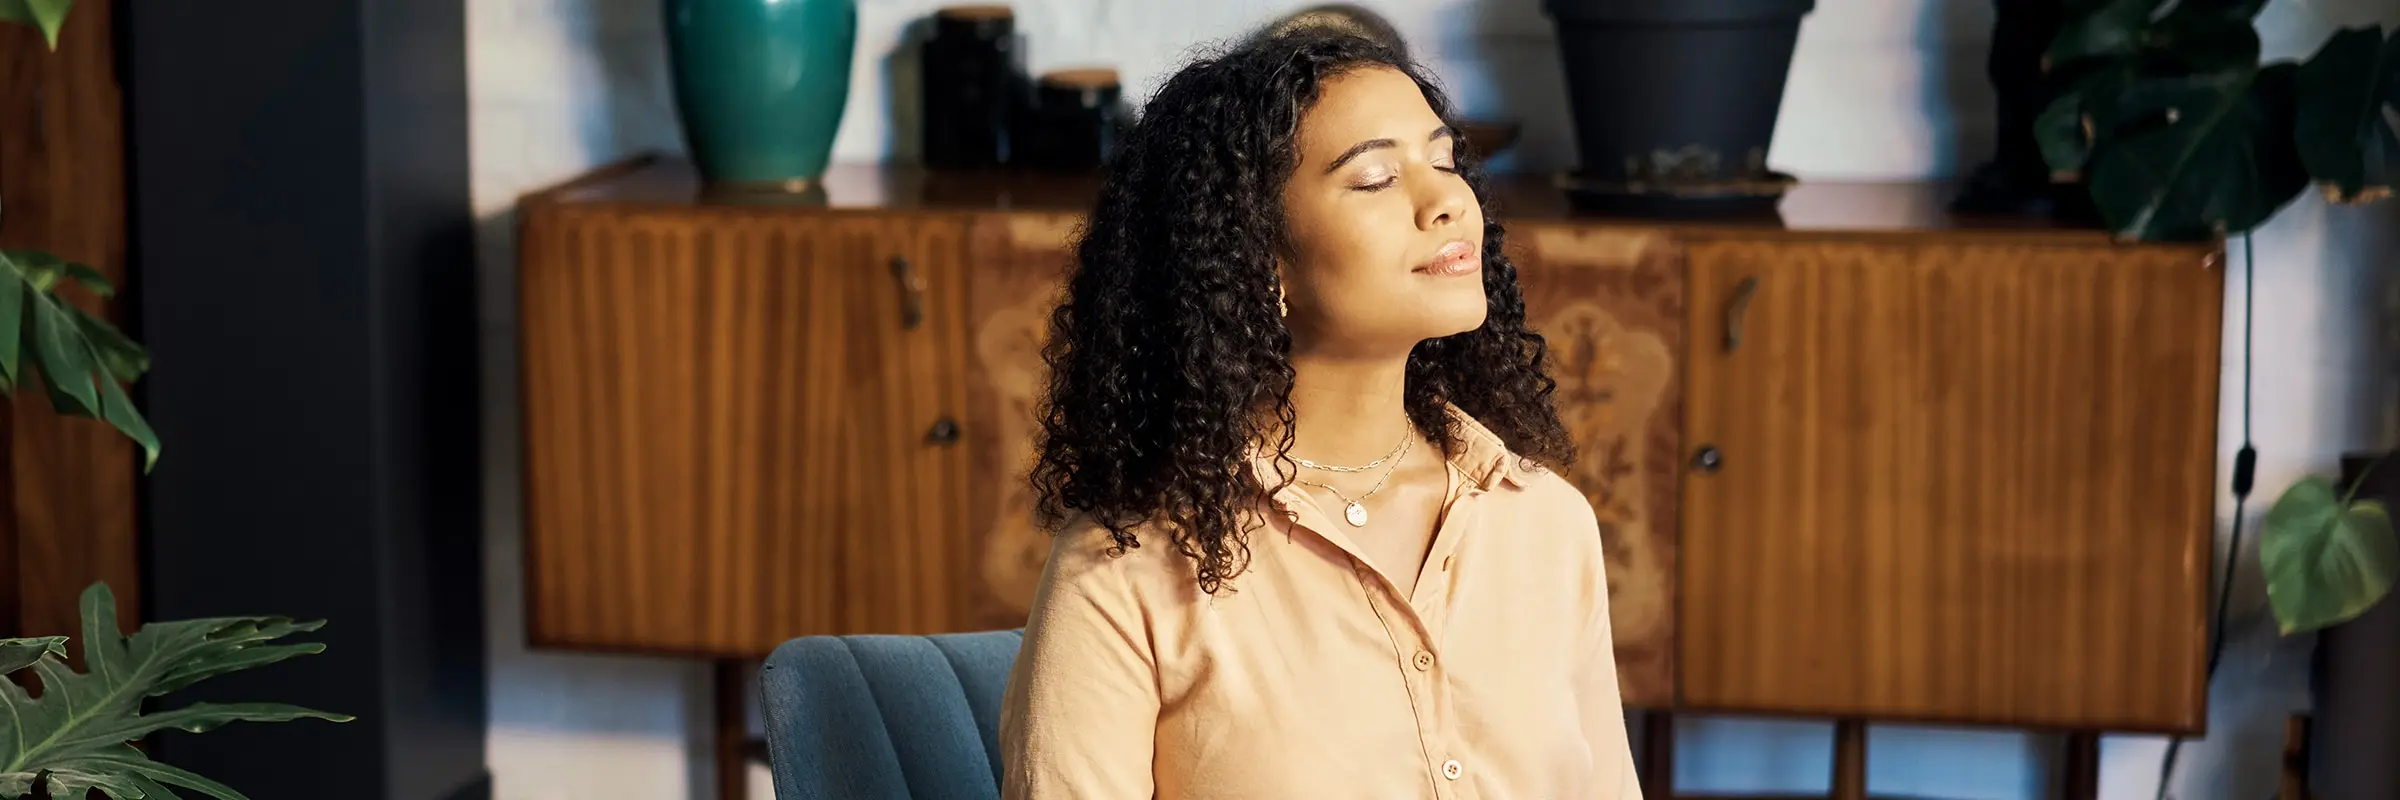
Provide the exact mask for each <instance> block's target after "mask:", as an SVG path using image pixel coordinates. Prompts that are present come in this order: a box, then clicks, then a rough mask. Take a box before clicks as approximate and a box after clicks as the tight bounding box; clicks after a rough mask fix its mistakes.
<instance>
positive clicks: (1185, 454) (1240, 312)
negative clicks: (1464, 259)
mask: <svg viewBox="0 0 2400 800" xmlns="http://www.w3.org/2000/svg"><path fill="white" fill-rule="evenodd" d="M1377 67H1388V68H1391V69H1396V70H1400V71H1401V72H1403V73H1406V74H1407V75H1408V76H1409V77H1410V78H1412V79H1414V80H1415V81H1416V83H1417V86H1418V88H1420V89H1422V90H1423V91H1424V93H1425V100H1426V102H1428V103H1429V104H1431V105H1432V107H1433V110H1434V113H1436V114H1438V115H1440V116H1441V117H1442V119H1443V120H1444V121H1447V122H1451V123H1452V127H1453V128H1454V129H1455V128H1456V127H1457V125H1456V123H1455V119H1454V117H1453V116H1452V112H1451V107H1450V104H1449V101H1448V99H1447V98H1446V97H1445V96H1444V95H1443V93H1442V91H1441V90H1440V89H1439V88H1438V87H1436V86H1435V85H1434V84H1433V82H1432V81H1430V80H1429V79H1427V77H1426V76H1425V73H1424V72H1423V70H1421V69H1420V68H1418V67H1417V66H1415V65H1414V64H1411V63H1409V62H1407V61H1406V60H1404V59H1402V58H1400V57H1399V56H1398V55H1396V54H1394V53H1393V52H1391V51H1390V50H1388V49H1386V48H1384V47H1382V46H1380V45H1377V44H1375V43H1373V42H1371V41H1368V40H1366V39H1362V38H1357V37H1353V36H1345V35H1339V34H1331V33H1296V34H1287V35H1284V36H1280V37H1276V38H1272V39H1268V40H1265V41H1261V42H1254V43H1250V44H1245V45H1242V46H1239V47H1236V48H1234V49H1231V50H1229V51H1225V52H1221V53H1219V54H1216V55H1213V56H1209V57H1204V58H1201V59H1199V60H1197V61H1195V62H1193V63H1191V64H1190V65H1188V66H1186V67H1185V68H1184V69H1183V70H1182V71H1180V72H1177V73H1176V74H1175V75H1174V77H1172V78H1170V79H1168V81H1167V82H1166V85H1164V86H1162V87H1160V88H1159V90H1158V92H1157V94H1155V95H1154V96H1152V97H1151V99H1150V101H1149V103H1148V104H1147V105H1146V106H1145V107H1144V108H1143V113H1142V117H1141V120H1140V122H1139V123H1137V124H1136V125H1135V127H1134V128H1133V130H1132V131H1130V132H1129V133H1128V134H1127V136H1126V139H1125V140H1124V143H1123V146H1122V148H1121V149H1120V150H1119V151H1118V152H1117V154H1116V156H1115V158H1114V160H1113V162H1112V163H1111V164H1110V166H1109V167H1108V171H1107V174H1106V176H1105V177H1104V179H1103V181H1102V184H1101V189H1100V194H1099V200H1098V203H1097V205H1096V207H1095V208H1094V209H1093V211H1092V214H1091V216H1090V217H1089V219H1088V221H1087V222H1086V223H1085V227H1084V229H1083V231H1082V236H1081V240H1080V242H1079V244H1078V246H1077V252H1076V256H1077V260H1078V262H1079V263H1078V264H1077V265H1076V267H1075V269H1074V270H1073V274H1072V276H1071V277H1070V279H1069V280H1068V284H1067V296H1066V298H1065V300H1064V302H1062V303H1061V304H1060V305H1059V306H1058V308H1057V310H1056V311H1055V312H1054V314H1053V316H1052V318H1051V323H1050V324H1051V328H1050V339H1049V343H1048V345H1047V346H1046V347H1045V351H1044V353H1043V358H1044V360H1045V361H1046V362H1047V363H1048V365H1049V368H1050V385H1049V390H1048V394H1047V397H1045V398H1044V401H1043V404H1042V409H1041V412H1040V417H1041V425H1042V430H1041V435H1040V441H1039V443H1038V445H1037V450H1038V453H1039V457H1038V460H1037V462H1036V464H1035V466H1034V468H1033V475H1032V477H1033V484H1034V490H1035V492H1036V495H1037V496H1038V498H1039V501H1040V506H1039V509H1040V517H1041V520H1042V522H1043V523H1044V524H1045V525H1047V526H1050V527H1057V526H1060V525H1062V524H1064V523H1065V521H1066V520H1067V519H1068V518H1069V517H1070V516H1071V515H1072V514H1074V513H1075V512H1082V513H1083V514H1085V515H1088V516H1089V517H1091V518H1092V519H1093V520H1094V521H1095V522H1097V523H1099V524H1101V525H1103V526H1106V527H1107V528H1108V530H1109V531H1110V533H1111V534H1112V538H1113V539H1114V541H1115V546H1114V547H1113V548H1112V551H1114V552H1117V553H1122V552H1123V551H1124V549H1125V548H1134V547H1140V546H1141V542H1140V541H1139V540H1138V539H1137V538H1136V536H1135V531H1136V529H1137V528H1139V527H1141V526H1143V525H1146V524H1154V523H1155V524H1158V525H1159V526H1160V529H1164V530H1167V531H1170V532H1171V535H1172V536H1173V539H1174V543H1175V547H1176V548H1177V549H1178V550H1179V551H1180V552H1182V553H1183V554H1184V555H1185V556H1187V557H1189V558H1190V559H1191V560H1192V561H1193V562H1195V565H1196V566H1195V570H1194V571H1195V572H1196V574H1195V575H1194V578H1195V579H1197V580H1198V582H1199V586H1200V589H1201V591H1204V592H1208V593H1211V594H1214V593H1215V592H1216V591H1217V590H1218V588H1220V587H1221V586H1222V585H1223V584H1224V582H1225V581H1226V580H1228V579H1230V578H1232V577H1234V576H1236V575H1239V574H1240V573H1241V572H1242V571H1243V570H1244V569H1245V568H1246V567H1247V565H1248V561H1249V546H1248V538H1247V532H1248V531H1249V530H1252V529H1254V528H1256V527H1257V525H1258V524H1259V523H1260V522H1263V520H1261V519H1259V516H1260V515H1259V513H1258V511H1259V509H1260V508H1261V504H1260V503H1259V502H1258V500H1259V499H1260V498H1261V496H1262V495H1261V494H1260V493H1261V492H1262V491H1264V492H1267V493H1270V494H1271V493H1273V492H1275V491H1279V490H1281V489H1282V488H1284V487H1285V486H1288V485H1290V483H1291V480H1292V478H1293V477H1294V476H1295V475H1296V474H1297V473H1296V467H1295V465H1294V464H1293V462H1292V460H1291V456H1290V451H1291V447H1292V430H1293V420H1294V417H1293V410H1292V401H1291V390H1292V380H1293V373H1292V365H1291V360H1290V358H1289V356H1290V354H1291V349H1292V338H1291V332H1290V331H1289V330H1288V329H1286V328H1285V327H1284V323H1283V320H1282V317H1281V314H1280V313H1279V312H1278V311H1277V283H1276V272H1275V268H1276V260H1275V254H1276V252H1277V245H1278V243H1279V242H1281V240H1282V237H1283V236H1284V215H1283V202H1282V198H1283V188H1284V185H1285V181H1287V180H1288V179H1289V178H1290V177H1291V175H1292V173H1293V171H1294V169H1295V168H1296V167H1297V165H1298V162H1299V159H1300V155H1299V153H1298V149H1297V146H1296V137H1297V134H1298V128H1299V125H1300V120H1301V117H1302V115H1303V114H1304V113H1305V112H1306V111H1307V110H1308V109H1309V108H1310V107H1311V106H1313V105H1314V104H1315V103H1316V100H1317V97H1318V93H1319V92H1320V91H1321V89H1322V87H1323V86H1324V83H1325V81H1326V80H1328V79H1330V78H1333V77H1335V76H1338V75H1341V74H1344V73H1346V72H1350V71H1353V70H1359V69H1371V68H1377ZM1456 159H1457V162H1458V167H1459V171H1460V172H1461V174H1463V175H1464V176H1465V177H1466V179H1467V181H1468V185H1469V186H1471V187H1473V188H1474V190H1475V194H1476V196H1477V197H1478V198H1482V199H1481V200H1480V201H1479V202H1481V203H1483V204H1484V206H1485V215H1484V231H1483V265H1484V273H1483V275H1484V277H1483V286H1484V295H1485V297H1486V298H1487V311H1486V317H1485V320H1484V324H1483V327H1481V328H1478V329H1476V330H1473V331H1469V332H1466V333H1461V334H1457V335H1454V336H1448V337H1443V338H1439V339H1432V340H1428V341H1425V342H1423V343H1420V344H1418V345H1417V346H1416V348H1415V349H1414V350H1413V351H1411V352H1410V353H1409V357H1408V368H1407V386H1406V390H1405V406H1406V408H1407V413H1408V418H1409V421H1410V423H1411V424H1412V425H1413V426H1414V427H1415V428H1416V429H1417V430H1418V431H1421V432H1423V433H1424V434H1425V435H1426V436H1427V437H1428V438H1430V439H1432V440H1433V441H1435V442H1436V443H1438V444H1440V445H1441V446H1442V450H1443V451H1444V452H1445V453H1452V452H1455V451H1456V448H1457V447H1459V446H1460V443H1459V440H1458V435H1459V432H1458V431H1457V430H1456V428H1455V425H1454V421H1453V420H1452V419H1451V418H1450V416H1449V414H1448V413H1447V410H1446V409H1445V408H1444V403H1445V402H1448V403H1451V404H1455V405H1456V406H1458V408H1459V409H1460V410H1462V411H1465V412H1467V413H1468V414H1469V415H1472V416H1473V417H1474V418H1475V419H1476V420H1477V421H1478V422H1481V423H1482V424H1483V425H1484V426H1486V427H1488V428H1490V429H1491V430H1492V432H1494V433H1496V434H1498V435H1499V437H1500V438H1501V439H1502V440H1503V441H1504V442H1505V443H1506V444H1507V445H1508V447H1509V449H1510V450H1511V451H1512V452H1514V453H1516V454H1517V455H1518V456H1520V457H1523V458H1525V459H1527V460H1529V461H1532V462H1534V463H1538V464H1542V465H1545V466H1548V467H1551V468H1553V469H1556V468H1563V467H1564V466H1566V465H1567V463H1568V462H1570V461H1571V460H1572V459H1573V458H1574V445H1573V443H1572V442H1571V441H1569V439H1568V437H1567V433H1566V429H1565V426H1564V425H1562V424H1561V423H1560V422H1559V419H1558V413H1557V411H1556V410H1555V409H1554V408H1552V406H1551V399H1550V395H1551V392H1552V391H1553V390H1554V389H1555V388H1556V386H1557V384H1556V382H1555V381H1552V380H1551V379H1550V377H1549V376H1548V375H1547V374H1546V373H1545V371H1544V370H1543V358H1544V351H1545V347H1544V345H1543V342H1542V337H1541V336H1539V335H1537V334H1535V333H1533V332H1532V331H1529V330H1526V328H1525V301H1524V298H1523V296H1522V295H1520V294H1519V293H1518V290H1517V270H1516V267H1515V266H1513V265H1511V264H1510V263H1509V261H1508V257H1507V256H1506V255H1505V254H1504V253H1503V252H1502V243H1503V238H1502V233H1501V228H1500V225H1499V223H1497V222H1494V221H1493V216H1492V214H1491V213H1490V201H1489V199H1488V197H1487V195H1486V193H1485V191H1484V184H1483V181H1482V177H1481V173H1480V168H1479V163H1478V162H1479V161H1480V159H1479V158H1477V157H1476V154H1474V153H1471V152H1468V151H1467V148H1466V147H1465V143H1464V141H1463V140H1462V141H1461V142H1459V146H1458V150H1457V156H1456ZM1262 443H1263V444H1264V445H1265V446H1267V447H1271V448H1273V450H1274V458H1275V463H1276V464H1277V467H1278V471H1279V472H1280V473H1281V479H1280V480H1281V482H1280V483H1278V484H1277V485H1275V486H1271V487H1262V486H1260V485H1259V481H1258V479H1257V476H1256V471H1255V470H1254V468H1253V467H1252V465H1251V462H1250V460H1249V459H1250V456H1251V453H1252V452H1253V451H1252V448H1253V447H1254V446H1258V445H1260V444H1262Z"/></svg>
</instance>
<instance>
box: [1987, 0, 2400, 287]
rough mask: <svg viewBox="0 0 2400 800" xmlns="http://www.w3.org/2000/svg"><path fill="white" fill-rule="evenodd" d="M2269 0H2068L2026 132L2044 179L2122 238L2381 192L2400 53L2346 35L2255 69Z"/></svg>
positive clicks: (2390, 153) (2191, 230)
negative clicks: (2304, 55) (2087, 196)
mask: <svg viewBox="0 0 2400 800" xmlns="http://www.w3.org/2000/svg"><path fill="white" fill-rule="evenodd" d="M2263 5H2265V3H2264V2H2263V0H2173V1H2172V2H2169V0H2068V2H2067V6H2066V9H2065V10H2066V12H2067V14H2068V17H2067V22H2066V23H2065V24H2063V25H2062V26H2061V27H2060V30H2059V34H2058V36H2057V37H2056V38H2054V39H2052V40H2051V43H2050V48H2049V50H2048V51H2047V52H2046V53H2045V55H2044V64H2045V68H2046V69H2048V70H2049V71H2050V74H2051V79H2052V80H2054V81H2056V82H2057V83H2056V85H2059V86H2062V87H2064V88H2063V89H2062V90H2061V91H2060V92H2059V94H2058V95H2057V96H2056V97H2055V98H2053V100H2052V102H2051V104H2050V105H2049V106H2048V107H2047V108H2045V109H2044V111H2043V113H2042V114H2040V115H2038V116H2037V117H2036V119H2035V121H2034V138H2035V141H2037V142H2038V143H2039V144H2040V145H2041V151H2042V158H2043V160H2044V161H2046V162H2048V163H2049V166H2050V170H2051V173H2052V175H2053V177H2055V178H2056V179H2058V180H2061V181H2070V182H2071V181H2083V182H2085V183H2087V184H2088V188H2089V189H2090V191H2091V194H2092V200H2093V204H2094V205H2095V206H2096V207H2098V208H2099V210H2100V213H2101V216H2102V217H2103V218H2104V219H2105V220H2106V221H2107V223H2108V224H2109V226H2110V228H2112V229H2113V230H2114V231H2115V233H2116V234H2117V236H2119V237H2120V238H2125V239H2148V240H2158V239H2205V238H2209V237H2212V236H2218V235H2222V234H2229V233H2246V232H2248V231H2250V230H2251V229H2253V228H2256V227H2257V226H2259V225H2260V224H2263V223H2264V222H2266V221H2267V219H2268V218H2270V217H2272V216H2274V215H2275V212H2276V211H2278V210H2281V209H2282V208H2283V206H2284V205H2285V204H2287V203H2289V202H2291V200H2292V198H2294V197H2297V196H2299V193H2300V190H2302V189H2304V188H2307V186H2308V182H2309V180H2310V178H2311V177H2314V178H2315V179H2316V180H2317V181H2318V182H2319V183H2321V184H2323V185H2324V186H2325V187H2326V193H2327V195H2328V196H2329V197H2332V198H2334V199H2336V200H2339V201H2344V202H2362V201H2367V200H2374V199H2378V198H2380V197H2382V196H2385V195H2388V194H2389V193H2390V187H2391V185H2392V180H2393V178H2394V173H2395V172H2400V137H2396V136H2395V131H2396V130H2400V111H2395V110H2394V109H2395V108H2400V89H2396V88H2395V86H2400V68H2396V67H2400V46H2390V47H2387V46H2386V45H2385V42H2386V40H2385V37H2384V36H2383V35H2382V34H2381V33H2380V32H2378V31H2374V30H2366V29H2360V30H2355V31H2345V32H2343V33H2342V34H2340V35H2338V36H2336V37H2335V38H2334V40H2333V41H2332V42H2329V43H2327V45H2326V46H2325V48H2324V49H2323V50H2321V51H2320V52H2319V53H2318V54H2317V56H2316V57H2314V58H2312V59H2310V62H2309V64H2308V66H2306V67H2301V66H2298V65H2295V64H2292V63H2289V62H2280V63H2275V64H2267V65H2261V64H2260V63H2259V52H2260V48H2259V38H2258V33H2257V31H2256V30H2255V29H2254V28H2253V27H2252V25H2251V19H2252V18H2253V17H2255V16H2257V14H2258V12H2259V9H2260V7H2261V6H2263Z"/></svg>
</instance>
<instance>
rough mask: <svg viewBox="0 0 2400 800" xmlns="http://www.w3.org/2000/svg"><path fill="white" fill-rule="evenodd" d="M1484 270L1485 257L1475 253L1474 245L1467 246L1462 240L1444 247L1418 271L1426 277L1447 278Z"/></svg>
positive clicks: (1420, 266)
mask: <svg viewBox="0 0 2400 800" xmlns="http://www.w3.org/2000/svg"><path fill="white" fill-rule="evenodd" d="M1482 269H1483V255H1482V254H1481V253H1477V252H1475V246H1474V245H1471V244H1467V243H1466V241H1465V240H1463V239H1462V240H1458V241H1453V242H1451V243H1449V244H1445V245H1442V249H1440V250H1437V251H1435V252H1434V254H1433V260H1432V261H1428V262H1425V263H1424V264H1421V265H1419V266H1418V267H1417V270H1416V271H1417V272H1420V273H1423V274H1426V275H1432V276H1435V277H1444V278H1447V277H1455V276H1459V275H1473V274H1475V273H1476V272H1479V271H1481V270H1482Z"/></svg>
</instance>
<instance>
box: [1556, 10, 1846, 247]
mask: <svg viewBox="0 0 2400 800" xmlns="http://www.w3.org/2000/svg"><path fill="white" fill-rule="evenodd" d="M1815 7H1816V3H1815V1H1814V0H1679V2H1664V3H1662V2H1653V1H1652V0H1544V2H1543V4H1542V8H1543V10H1544V11H1545V12H1546V13H1548V14H1549V16H1550V19H1551V21H1552V23H1553V24H1554V25H1555V26H1556V27H1557V29H1558V48H1559V60H1560V62H1561V63H1562V65H1563V66H1564V67H1565V69H1566V83H1567V102H1568V105H1569V107H1570V110H1571V111H1572V113H1573V119H1574V127H1575V149H1576V151H1577V153H1578V155H1579V156H1580V157H1581V159H1582V166H1581V167H1580V168H1579V169H1578V170H1577V171H1575V172H1573V173H1571V174H1568V175H1565V176H1562V177H1561V185H1562V188H1564V189H1566V191H1567V193H1568V196H1569V197H1570V198H1573V199H1575V200H1577V201H1578V202H1579V203H1580V204H1583V205H1585V206H1588V207H1593V208H1599V209H1608V210H1622V211H1632V212H1637V213H1650V212H1681V211H1756V210H1762V209H1766V208H1772V207H1773V205H1774V203H1775V201H1776V200H1777V199H1778V198H1780V197H1781V196H1782V194H1783V191H1784V189H1785V188H1786V187H1787V186H1788V185H1789V184H1790V183H1791V178H1790V176H1787V175H1782V174H1780V173H1776V172H1774V171H1773V170H1770V169H1768V168H1767V150H1768V146H1769V144H1770V142H1771V140H1772V139H1773V137H1774V134H1775V118H1776V115H1777V113H1778V112H1780V111H1781V109H1782V106H1783V89H1784V81H1785V78H1787V77H1788V76H1789V75H1790V72H1791V65H1792V50H1793V47H1794V46H1795V45H1796V44H1797V43H1798V41H1799V37H1800V20H1801V18H1802V17H1805V16H1807V15H1808V13H1809V12H1810V11H1812V10H1814V9H1815Z"/></svg>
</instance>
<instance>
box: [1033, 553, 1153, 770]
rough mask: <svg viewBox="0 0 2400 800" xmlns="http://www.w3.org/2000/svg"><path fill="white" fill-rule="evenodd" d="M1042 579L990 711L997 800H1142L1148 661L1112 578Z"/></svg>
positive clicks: (1129, 602)
mask: <svg viewBox="0 0 2400 800" xmlns="http://www.w3.org/2000/svg"><path fill="white" fill-rule="evenodd" d="M1056 577H1057V575H1056V574H1055V573H1053V574H1052V575H1046V576H1045V577H1044V580H1043V583H1042V585H1041V587H1040V589H1039V590H1038V591H1037V592H1036V593H1035V596H1034V602H1033V609H1032V614H1031V616H1030V617H1029V618H1028V619H1027V621H1026V626H1025V644H1024V646H1023V649H1021V650H1019V651H1018V653H1017V662H1016V665H1015V668H1014V669H1013V670H1011V671H1010V674H1009V683H1008V690H1007V697H1006V698H1005V700H1004V701H1003V702H1002V706H1001V712H1000V753H1001V762H1002V771H1001V774H1002V781H1001V787H1000V796H1001V797H1002V798H1003V799H1004V800H1052V799H1054V798H1055V799H1057V800H1067V799H1068V798H1073V799H1074V800H1116V799H1117V798H1148V797H1150V796H1151V794H1152V791H1153V788H1154V787H1153V786H1152V782H1151V781H1152V778H1151V774H1152V773H1151V757H1152V754H1153V753H1152V747H1153V742H1154V739H1155V737H1156V735H1157V730H1158V710H1159V699H1158V679H1157V662H1156V660H1155V656H1154V655H1153V653H1152V651H1151V647H1150V641H1151V640H1150V636H1149V631H1148V629H1147V625H1146V621H1145V619H1144V617H1143V614H1142V613H1141V612H1142V609H1141V607H1140V606H1139V605H1138V604H1137V603H1135V602H1134V601H1133V598H1132V596H1131V593H1130V592H1129V591H1126V590H1125V586H1124V583H1123V582H1122V580H1121V576H1115V575H1108V574H1093V573H1088V572H1087V573H1085V574H1084V575H1081V576H1079V579H1077V580H1074V581H1072V582H1060V581H1055V580H1053V579H1054V578H1056Z"/></svg>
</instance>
